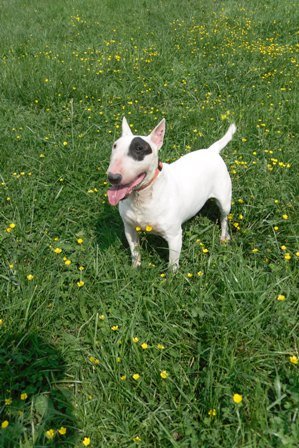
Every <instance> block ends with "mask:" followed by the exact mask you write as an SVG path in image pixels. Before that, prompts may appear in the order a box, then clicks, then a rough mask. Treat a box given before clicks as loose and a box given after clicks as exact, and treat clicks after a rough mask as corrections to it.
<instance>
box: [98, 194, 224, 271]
mask: <svg viewBox="0 0 299 448" xmlns="http://www.w3.org/2000/svg"><path fill="white" fill-rule="evenodd" d="M195 216H198V217H205V218H208V219H209V221H211V223H213V224H218V225H219V222H220V221H219V218H220V212H219V208H218V206H217V204H216V203H215V201H214V200H213V199H210V200H208V201H207V202H206V203H205V205H204V206H203V208H202V209H201V210H200V211H199V212H198V213H197V214H196V215H195ZM192 219H194V218H192ZM192 219H191V220H190V221H188V222H187V223H186V224H184V229H183V232H184V230H186V228H188V226H190V225H191V223H192ZM95 232H96V239H97V243H98V245H99V248H100V250H102V251H103V252H105V251H107V250H108V249H109V248H110V247H111V246H114V245H115V244H116V241H118V242H119V244H120V245H121V246H123V247H126V248H128V243H127V240H126V237H125V234H124V225H123V222H122V219H121V217H120V215H119V212H118V209H117V208H116V207H111V206H110V205H109V204H104V205H103V207H102V210H101V213H100V215H99V217H98V220H97V222H96V226H95ZM141 245H142V248H143V249H145V250H146V251H147V252H148V256H149V259H153V260H156V261H157V259H160V260H161V261H162V262H163V263H164V262H165V263H167V261H168V255H169V253H168V244H167V242H166V241H165V240H164V239H163V238H162V237H159V236H156V235H151V234H148V235H146V237H143V236H142V237H141Z"/></svg>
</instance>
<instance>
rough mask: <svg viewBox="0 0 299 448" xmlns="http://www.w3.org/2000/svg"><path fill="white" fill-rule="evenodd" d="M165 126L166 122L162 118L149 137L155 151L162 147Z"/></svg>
mask: <svg viewBox="0 0 299 448" xmlns="http://www.w3.org/2000/svg"><path fill="white" fill-rule="evenodd" d="M165 126H166V121H165V118H163V120H161V121H160V123H159V124H158V125H157V126H156V127H155V129H154V130H153V131H152V132H151V133H150V135H149V137H150V139H151V141H152V142H153V143H154V144H155V145H156V146H157V149H160V148H161V147H162V145H163V140H164V135H165Z"/></svg>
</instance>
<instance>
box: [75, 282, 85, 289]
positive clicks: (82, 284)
mask: <svg viewBox="0 0 299 448" xmlns="http://www.w3.org/2000/svg"><path fill="white" fill-rule="evenodd" d="M84 284H85V283H84V281H83V280H80V281H78V282H77V286H78V288H82V286H84Z"/></svg>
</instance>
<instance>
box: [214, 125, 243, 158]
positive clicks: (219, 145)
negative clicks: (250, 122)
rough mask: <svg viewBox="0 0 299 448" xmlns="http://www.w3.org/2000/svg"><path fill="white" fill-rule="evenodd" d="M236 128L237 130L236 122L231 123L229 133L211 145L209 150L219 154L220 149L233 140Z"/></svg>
mask: <svg viewBox="0 0 299 448" xmlns="http://www.w3.org/2000/svg"><path fill="white" fill-rule="evenodd" d="M236 130H237V127H236V125H235V123H233V124H231V125H230V127H229V128H228V131H227V133H226V134H225V135H224V136H223V137H222V138H221V139H220V140H218V141H217V142H215V143H213V144H212V145H211V146H210V147H209V151H213V152H217V153H218V154H219V153H220V151H221V150H222V149H223V148H225V146H226V145H227V144H228V143H229V142H230V141H231V139H232V138H233V135H234V133H235V132H236Z"/></svg>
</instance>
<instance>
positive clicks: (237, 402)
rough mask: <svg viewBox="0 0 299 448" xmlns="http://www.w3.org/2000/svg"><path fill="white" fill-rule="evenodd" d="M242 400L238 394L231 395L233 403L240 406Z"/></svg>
mask: <svg viewBox="0 0 299 448" xmlns="http://www.w3.org/2000/svg"><path fill="white" fill-rule="evenodd" d="M242 400H243V397H242V395H240V394H234V395H233V402H234V403H236V404H240V403H241V402H242Z"/></svg>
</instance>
